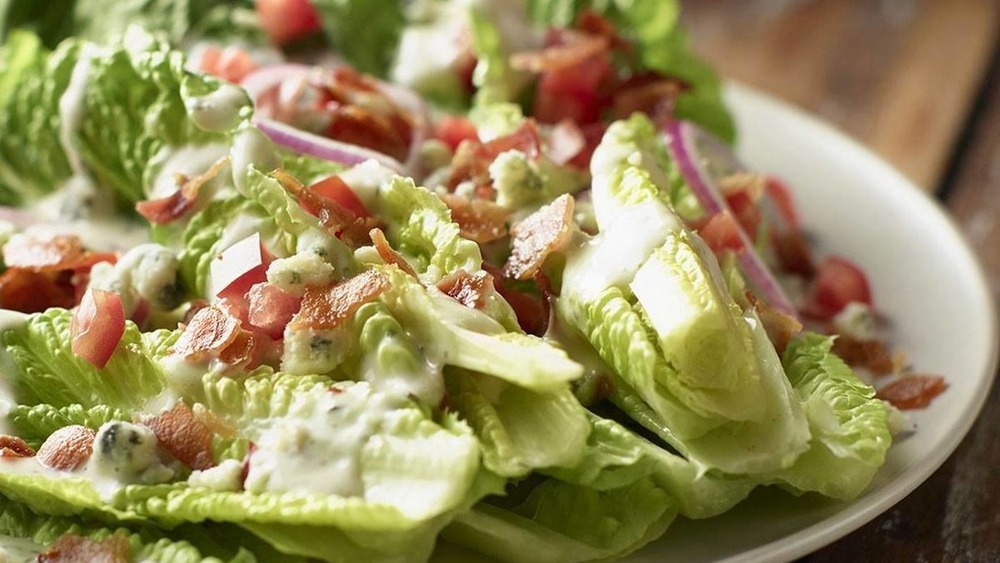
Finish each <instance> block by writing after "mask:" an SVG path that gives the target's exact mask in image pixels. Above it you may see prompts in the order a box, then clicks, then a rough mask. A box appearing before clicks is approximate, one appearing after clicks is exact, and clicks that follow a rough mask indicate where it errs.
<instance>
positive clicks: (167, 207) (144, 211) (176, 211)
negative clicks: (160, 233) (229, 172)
mask: <svg viewBox="0 0 1000 563" xmlns="http://www.w3.org/2000/svg"><path fill="white" fill-rule="evenodd" d="M228 164H229V157H228V156H225V157H222V158H220V159H219V160H217V161H215V163H214V164H212V166H210V167H209V168H208V170H206V171H205V172H203V173H201V174H199V175H197V176H195V177H194V178H188V177H187V176H185V175H183V174H177V175H176V176H175V178H176V182H177V185H178V186H180V187H179V188H177V190H175V191H174V192H173V193H171V194H170V195H168V196H164V197H161V198H157V199H150V200H146V201H140V202H139V203H136V204H135V210H136V211H137V212H138V213H139V215H142V216H143V217H145V218H146V219H148V220H149V221H150V222H151V223H156V224H157V225H166V224H168V223H172V222H174V221H176V220H178V219H180V218H181V217H183V216H185V215H187V214H188V213H189V212H191V210H192V209H194V204H195V202H197V201H198V194H199V193H200V192H201V187H202V186H204V185H205V183H207V182H208V181H209V180H211V179H212V178H215V177H216V176H218V175H219V172H221V171H222V170H223V169H224V168H225V167H226V165H228Z"/></svg>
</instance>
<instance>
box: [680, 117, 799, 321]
mask: <svg viewBox="0 0 1000 563" xmlns="http://www.w3.org/2000/svg"><path fill="white" fill-rule="evenodd" d="M663 132H664V134H665V135H666V137H667V150H668V151H669V152H670V156H671V157H672V158H673V160H674V162H675V163H677V166H678V168H679V169H680V172H681V175H682V176H684V179H685V180H686V181H687V184H688V186H690V187H691V191H692V192H694V195H695V197H697V198H698V201H699V202H700V203H701V205H702V207H704V208H705V211H706V212H708V214H709V215H710V216H711V215H715V214H717V213H722V212H724V211H730V213H732V211H731V210H730V209H729V204H727V203H726V199H725V198H724V197H723V196H722V194H721V193H720V192H719V189H718V186H717V185H716V178H718V177H721V175H725V172H719V170H728V171H729V172H728V173H732V172H736V171H740V170H746V168H745V167H743V165H742V164H740V162H739V160H738V159H737V158H736V157H735V156H734V155H733V154H732V152H730V151H729V149H728V148H726V146H725V145H724V144H723V143H722V142H721V141H719V140H717V139H715V138H714V137H712V136H711V134H709V133H707V132H706V131H704V130H702V129H701V128H699V127H698V126H696V125H694V124H693V123H688V122H686V121H673V122H671V123H669V124H667V125H666V126H665V127H664V129H663ZM713 172H715V174H713ZM740 239H741V241H742V242H743V251H742V252H738V253H737V254H736V258H737V260H738V262H739V265H740V270H742V271H743V275H745V276H746V277H747V280H748V281H749V282H750V283H751V285H752V286H753V288H754V290H755V291H756V293H758V294H759V295H761V296H762V297H763V298H764V299H766V300H767V302H768V303H769V304H770V305H771V306H772V307H774V308H775V309H777V310H778V311H781V312H782V313H785V314H786V315H790V316H792V317H794V318H798V317H799V315H798V311H796V309H795V306H794V305H792V302H791V300H789V299H788V296H787V295H785V291H784V290H783V289H782V288H781V284H779V283H778V281H777V280H776V279H774V275H772V274H771V271H770V269H768V267H767V265H766V264H765V263H764V261H763V260H762V259H761V257H760V255H759V254H757V251H756V250H755V249H754V245H753V241H752V240H751V239H750V237H749V236H747V234H746V232H745V231H744V230H743V228H742V227H741V228H740Z"/></svg>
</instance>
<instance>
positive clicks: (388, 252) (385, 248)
mask: <svg viewBox="0 0 1000 563" xmlns="http://www.w3.org/2000/svg"><path fill="white" fill-rule="evenodd" d="M368 236H370V237H371V239H372V244H374V245H375V251H376V252H378V255H379V257H381V258H382V261H383V262H385V263H386V264H395V265H396V266H397V267H398V268H399V269H400V270H403V271H404V272H406V273H407V274H409V275H411V276H413V277H417V272H416V271H415V270H414V269H413V266H410V263H409V262H407V261H406V259H405V258H403V256H402V255H401V254H400V253H398V252H396V251H395V250H393V248H392V247H391V246H389V241H388V240H387V239H386V238H385V233H383V232H382V229H372V230H371V232H370V233H368Z"/></svg>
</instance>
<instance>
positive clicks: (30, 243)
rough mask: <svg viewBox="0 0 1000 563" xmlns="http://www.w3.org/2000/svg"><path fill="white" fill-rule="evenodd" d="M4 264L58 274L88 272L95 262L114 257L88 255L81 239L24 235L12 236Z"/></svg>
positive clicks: (98, 254)
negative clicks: (79, 270)
mask: <svg viewBox="0 0 1000 563" xmlns="http://www.w3.org/2000/svg"><path fill="white" fill-rule="evenodd" d="M3 260H4V264H6V265H7V267H8V268H23V269H25V270H31V271H33V272H59V271H62V270H77V269H88V268H90V267H91V266H93V265H94V264H96V263H98V262H114V260H115V255H114V254H110V253H106V252H89V251H87V250H85V249H84V248H83V243H82V242H80V237H77V236H75V235H56V236H53V237H48V238H40V237H36V236H31V235H27V234H20V235H15V236H13V237H12V238H11V239H10V240H9V241H8V242H7V244H5V245H4V247H3Z"/></svg>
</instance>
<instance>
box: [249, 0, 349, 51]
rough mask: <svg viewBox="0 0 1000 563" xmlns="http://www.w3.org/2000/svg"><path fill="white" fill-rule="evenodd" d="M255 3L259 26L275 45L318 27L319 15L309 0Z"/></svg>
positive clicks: (272, 0) (309, 32) (297, 37)
mask: <svg viewBox="0 0 1000 563" xmlns="http://www.w3.org/2000/svg"><path fill="white" fill-rule="evenodd" d="M256 4H257V15H258V16H259V17H260V26H261V27H262V28H263V29H264V32H265V33H266V34H267V36H268V37H269V38H270V39H271V42H272V43H275V44H277V45H282V44H284V43H288V42H289V41H293V40H295V39H299V38H301V37H305V36H306V35H310V34H312V33H315V32H317V31H319V29H320V26H319V15H318V14H317V13H316V9H315V8H313V7H312V4H310V3H309V0H257V1H256ZM359 23H360V22H359Z"/></svg>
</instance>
